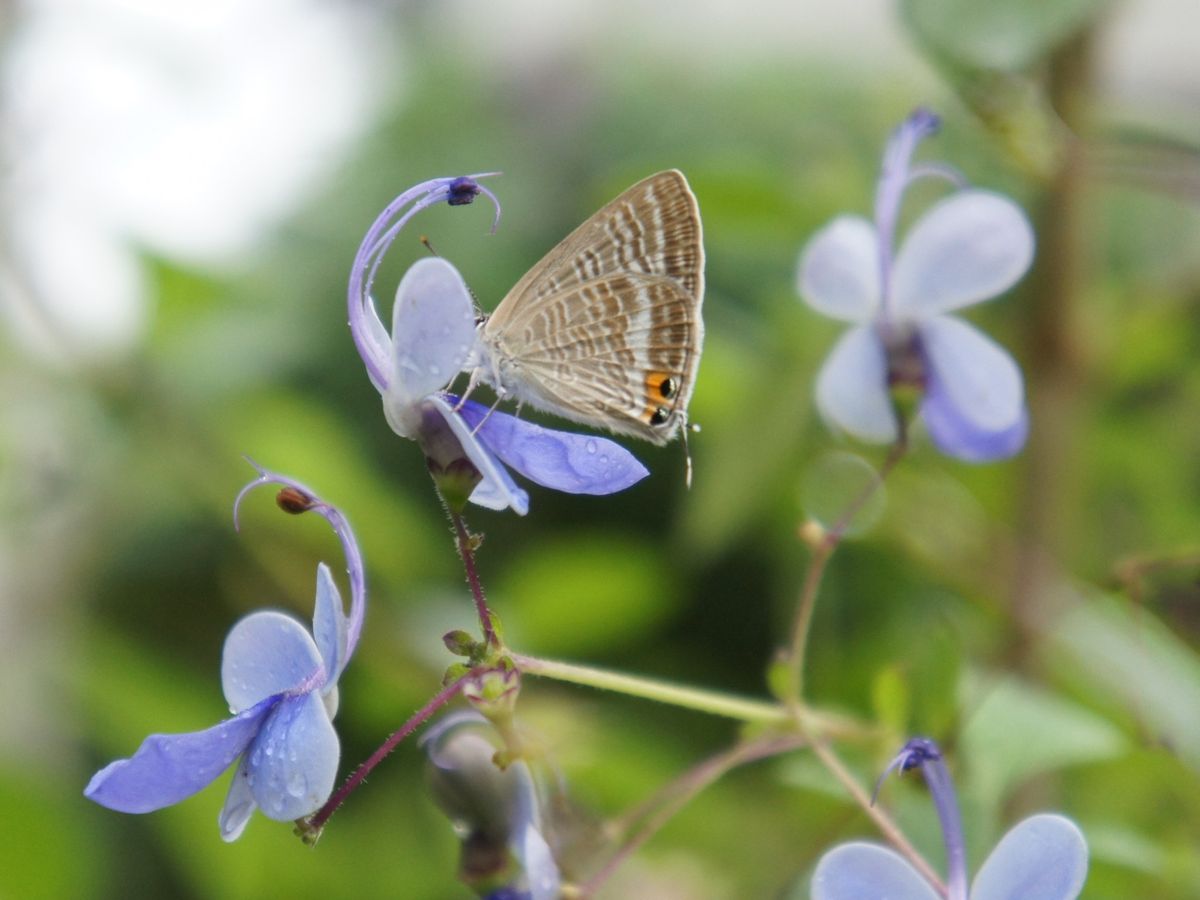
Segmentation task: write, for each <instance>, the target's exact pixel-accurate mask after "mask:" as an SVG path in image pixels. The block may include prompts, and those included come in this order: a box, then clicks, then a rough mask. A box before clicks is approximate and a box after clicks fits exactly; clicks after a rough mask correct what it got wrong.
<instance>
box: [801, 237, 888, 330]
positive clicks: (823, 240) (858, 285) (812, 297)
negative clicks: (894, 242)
mask: <svg viewBox="0 0 1200 900" xmlns="http://www.w3.org/2000/svg"><path fill="white" fill-rule="evenodd" d="M798 281H799V285H798V287H799V290H800V296H801V297H803V298H804V301H805V302H806V303H807V304H808V305H809V306H811V307H812V308H813V309H815V310H816V311H817V312H819V313H824V314H825V315H827V316H830V317H831V318H834V319H840V320H842V321H844V322H855V323H859V322H866V321H869V320H870V319H871V317H872V316H874V315H875V311H876V310H877V309H878V308H879V302H880V297H881V295H882V291H881V289H880V281H879V240H878V236H877V234H876V232H875V226H874V225H872V224H871V223H870V222H868V221H867V220H866V219H864V218H862V217H861V216H839V217H838V218H836V219H834V220H833V221H832V222H830V223H829V224H828V225H826V226H825V227H824V228H822V229H821V230H820V231H818V232H817V233H816V234H815V235H813V237H812V239H811V240H810V241H809V242H808V245H807V246H806V247H805V248H804V253H803V254H802V255H801V257H800V271H799V278H798Z"/></svg>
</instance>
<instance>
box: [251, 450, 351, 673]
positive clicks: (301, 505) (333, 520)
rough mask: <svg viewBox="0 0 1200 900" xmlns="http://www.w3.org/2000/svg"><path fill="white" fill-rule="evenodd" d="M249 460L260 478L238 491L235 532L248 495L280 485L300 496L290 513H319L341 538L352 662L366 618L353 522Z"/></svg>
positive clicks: (292, 482) (300, 486) (291, 504)
mask: <svg viewBox="0 0 1200 900" xmlns="http://www.w3.org/2000/svg"><path fill="white" fill-rule="evenodd" d="M246 461H247V462H249V463H250V465H252V466H254V468H255V470H256V471H257V472H258V477H257V478H255V479H254V480H253V481H251V482H250V483H248V484H247V485H246V486H245V487H243V488H242V489H241V490H240V491H238V495H237V497H236V498H235V499H234V501H233V527H234V528H235V529H237V528H239V527H240V525H239V522H238V511H239V510H240V508H241V505H242V500H243V499H244V498H245V497H246V495H247V494H249V493H250V492H251V491H252V490H254V489H255V488H256V487H259V486H260V485H264V484H278V485H280V486H282V487H284V488H285V489H290V490H291V491H294V492H298V493H299V495H300V496H299V497H297V496H296V495H295V494H294V493H293V494H291V495H289V496H288V497H287V498H286V500H287V505H286V506H285V507H284V508H285V509H286V510H287V511H288V512H292V513H301V512H307V511H308V510H312V511H313V512H316V513H317V514H319V515H320V516H322V517H323V518H324V519H325V521H327V522H328V523H329V525H330V527H331V528H333V531H334V533H335V534H336V535H337V536H338V539H339V540H340V541H341V542H342V552H343V553H344V554H345V556H346V574H347V575H348V576H349V578H350V616H349V618H348V621H347V623H346V659H349V658H350V657H351V656H352V655H353V654H354V648H355V646H356V645H357V644H358V637H359V635H360V634H361V633H362V624H363V618H364V616H365V615H366V609H367V580H366V574H365V571H364V567H363V559H362V552H361V551H360V550H359V548H358V541H357V539H356V538H355V537H354V531H353V529H351V528H350V523H349V522H348V521H346V517H345V516H344V515H342V511H341V510H339V509H338V508H337V507H336V506H333V505H332V504H330V503H326V502H325V501H324V500H322V499H321V498H320V497H318V496H317V495H316V494H315V493H314V492H313V491H311V490H309V489H308V488H307V487H305V486H304V485H303V484H301V483H300V482H298V481H296V480H294V479H292V478H288V477H287V476H286V475H279V474H277V473H275V472H272V471H270V470H269V469H265V468H263V467H262V466H260V465H259V464H258V463H256V462H255V461H254V460H252V459H250V458H249V457H247V458H246Z"/></svg>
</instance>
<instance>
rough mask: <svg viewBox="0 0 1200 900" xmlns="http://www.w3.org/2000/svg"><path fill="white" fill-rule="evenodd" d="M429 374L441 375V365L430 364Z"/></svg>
mask: <svg viewBox="0 0 1200 900" xmlns="http://www.w3.org/2000/svg"><path fill="white" fill-rule="evenodd" d="M429 374H430V375H441V374H442V367H441V366H437V365H433V366H430V367H429Z"/></svg>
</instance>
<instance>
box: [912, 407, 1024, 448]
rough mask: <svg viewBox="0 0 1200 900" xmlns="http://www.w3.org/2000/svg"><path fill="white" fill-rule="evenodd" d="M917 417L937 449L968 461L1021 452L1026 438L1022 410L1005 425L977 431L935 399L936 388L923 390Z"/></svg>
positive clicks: (951, 409) (950, 408)
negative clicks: (1013, 419)
mask: <svg viewBox="0 0 1200 900" xmlns="http://www.w3.org/2000/svg"><path fill="white" fill-rule="evenodd" d="M921 417H922V418H923V419H924V420H925V427H926V428H927V429H928V431H929V437H930V439H931V440H932V441H933V444H934V446H935V447H937V448H938V450H939V451H941V452H942V453H944V454H946V456H952V457H954V458H955V459H960V460H962V461H963V462H969V463H986V462H999V461H1000V460H1005V459H1009V458H1010V457H1013V456H1016V455H1017V454H1018V453H1020V452H1021V448H1022V447H1024V446H1025V441H1026V439H1027V438H1028V437H1029V417H1028V415H1027V414H1026V413H1025V412H1024V411H1022V412H1021V415H1020V417H1018V419H1017V421H1016V422H1015V423H1013V425H1012V426H1011V427H1009V428H1005V429H1004V430H1002V431H980V430H979V429H977V428H975V427H974V426H972V424H971V423H970V422H968V421H967V420H965V419H962V418H960V417H958V416H957V415H956V414H955V412H954V409H953V407H951V406H949V405H948V404H946V403H942V402H938V398H937V394H936V391H934V392H932V393H930V392H927V393H926V395H925V400H924V402H923V403H922V405H921Z"/></svg>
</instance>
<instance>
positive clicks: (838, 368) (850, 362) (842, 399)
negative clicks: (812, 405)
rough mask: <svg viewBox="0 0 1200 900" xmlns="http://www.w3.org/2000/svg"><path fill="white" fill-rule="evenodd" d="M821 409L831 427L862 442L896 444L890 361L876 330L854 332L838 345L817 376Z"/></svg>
mask: <svg viewBox="0 0 1200 900" xmlns="http://www.w3.org/2000/svg"><path fill="white" fill-rule="evenodd" d="M817 408H818V409H819V410H820V411H821V415H822V416H823V417H824V418H825V421H826V422H828V423H829V424H830V425H831V426H833V427H834V428H836V429H838V430H841V431H845V432H847V433H848V434H851V435H853V436H854V437H856V438H858V439H860V440H864V441H870V442H872V443H879V444H885V443H890V442H892V441H894V440H896V437H897V426H896V413H895V410H893V409H892V403H891V397H890V395H889V394H888V385H887V358H886V356H885V354H884V349H883V344H882V342H881V341H880V340H879V337H878V335H876V333H875V329H874V328H873V327H872V326H870V325H860V326H858V327H856V328H851V329H850V330H849V331H847V332H846V333H845V334H844V335H842V337H841V340H839V341H838V342H837V344H835V345H834V347H833V350H832V351H831V352H830V354H829V357H828V358H827V359H826V360H825V363H824V365H822V366H821V371H820V373H819V374H818V375H817Z"/></svg>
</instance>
